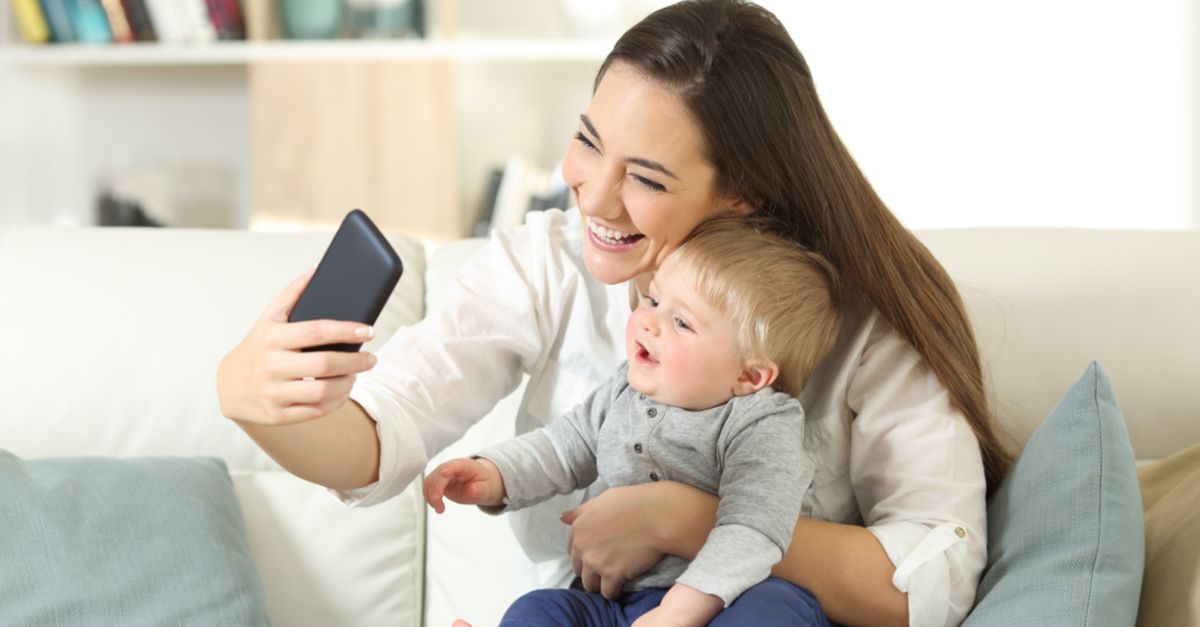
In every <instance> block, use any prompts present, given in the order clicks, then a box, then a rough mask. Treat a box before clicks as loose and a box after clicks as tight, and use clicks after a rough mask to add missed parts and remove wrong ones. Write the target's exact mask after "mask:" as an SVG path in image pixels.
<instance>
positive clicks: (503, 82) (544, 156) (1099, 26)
mask: <svg viewBox="0 0 1200 627" xmlns="http://www.w3.org/2000/svg"><path fill="white" fill-rule="evenodd" d="M3 1H4V4H5V5H6V6H2V7H0V228H5V227H13V226H19V225H63V226H77V225H93V224H141V225H148V226H150V225H160V226H171V227H203V228H235V229H246V228H252V229H260V230H296V229H308V228H322V229H327V228H331V227H332V226H334V225H336V223H337V222H338V221H340V219H341V217H342V216H343V215H344V214H345V213H346V211H348V210H350V209H352V208H355V207H359V208H362V209H364V210H366V211H367V212H368V213H369V214H370V215H372V217H374V218H375V219H376V221H377V222H379V223H380V224H381V226H383V227H384V228H385V229H389V230H397V231H405V232H411V233H414V234H417V235H420V236H422V237H426V238H431V239H435V240H441V239H450V238H456V237H461V236H464V235H470V234H473V233H474V234H486V232H487V231H488V229H490V228H493V227H496V226H503V225H506V224H512V223H519V222H520V221H521V220H522V219H523V216H524V213H525V212H526V211H530V210H533V211H536V210H539V209H544V208H546V207H550V206H560V205H562V204H563V203H564V202H565V199H566V196H565V193H564V190H563V189H562V187H561V183H560V182H559V181H558V180H557V173H556V165H557V163H558V160H559V159H560V158H561V156H562V153H563V151H564V149H565V147H566V145H567V141H568V139H569V137H570V135H571V133H572V132H573V130H574V128H575V125H576V122H577V119H578V115H579V113H581V112H583V111H584V110H585V109H586V107H587V103H588V99H589V95H590V92H591V85H592V80H593V78H594V75H595V72H596V70H597V68H598V67H599V65H600V63H601V61H602V60H603V58H604V55H605V53H606V52H607V51H608V49H609V47H610V46H611V45H612V43H613V42H614V41H615V40H616V38H617V36H618V35H619V34H620V33H621V32H622V31H623V30H624V29H626V28H628V27H629V26H631V25H632V24H634V23H635V22H636V21H637V20H638V19H640V18H641V17H642V16H644V15H645V14H647V13H648V12H650V11H652V10H653V9H655V8H657V7H659V6H662V5H665V4H667V3H666V2H652V1H649V0H618V1H613V2H596V1H593V0H506V1H504V2H499V1H494V0H423V1H419V0H240V1H239V0H132V1H131V0H3ZM762 4H764V5H765V6H766V7H768V8H769V9H771V10H773V11H775V12H776V14H777V15H778V16H779V17H780V19H781V20H782V21H783V23H784V24H785V25H786V26H787V28H788V30H789V31H790V32H791V34H792V36H793V37H794V38H795V40H796V41H797V43H798V45H799V47H800V49H801V51H802V52H803V53H804V54H805V56H806V57H807V59H808V62H809V65H810V66H811V68H812V70H813V72H814V75H815V77H816V81H817V87H818V91H819V92H820V94H821V96H822V99H823V101H824V103H825V106H826V108H827V110H828V112H829V114H830V116H831V117H832V119H833V121H834V124H835V126H836V128H837V129H838V131H839V132H840V133H841V135H842V138H843V139H844V141H845V142H846V144H847V145H848V146H849V148H850V150H851V152H852V153H853V154H854V156H855V158H856V159H857V160H858V162H859V164H860V166H861V167H862V168H863V170H864V171H865V172H866V174H867V176H868V177H869V178H870V179H871V181H872V182H873V183H874V184H875V186H876V188H877V190H878V191H879V193H880V195H881V196H882V197H883V199H884V200H885V201H886V202H887V203H888V204H889V205H890V206H891V207H892V209H893V211H895V212H896V214H897V215H899V216H900V218H901V220H903V221H904V222H905V223H906V224H907V225H908V226H910V227H912V228H933V227H965V226H1049V227H1060V226H1061V227H1096V228H1147V229H1193V228H1197V227H1198V226H1200V183H1198V182H1197V176H1196V174H1197V173H1198V172H1200V123H1198V120H1200V114H1198V113H1197V112H1198V111H1200V2H1196V1H1194V0H1139V1H1134V0H1101V1H1095V0H1090V1H1084V0H1055V1H1051V2H1046V1H1044V0H1012V1H1009V2H1004V3H997V2H987V3H964V2H954V1H950V0H910V1H908V2H903V3H897V2H888V1H884V0H848V1H843V2H836V3H833V2H818V1H815V0H810V1H809V0H806V1H764V2H762Z"/></svg>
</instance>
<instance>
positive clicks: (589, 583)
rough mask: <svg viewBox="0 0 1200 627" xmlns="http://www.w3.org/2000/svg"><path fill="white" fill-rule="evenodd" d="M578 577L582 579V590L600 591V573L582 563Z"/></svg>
mask: <svg viewBox="0 0 1200 627" xmlns="http://www.w3.org/2000/svg"><path fill="white" fill-rule="evenodd" d="M580 578H581V579H583V589H584V590H587V591H588V592H599V591H600V573H598V572H596V571H595V570H592V569H591V568H589V567H588V566H587V564H584V565H583V574H582V575H580Z"/></svg>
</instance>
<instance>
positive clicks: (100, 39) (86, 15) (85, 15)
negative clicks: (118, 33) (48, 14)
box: [71, 0, 113, 44]
mask: <svg viewBox="0 0 1200 627" xmlns="http://www.w3.org/2000/svg"><path fill="white" fill-rule="evenodd" d="M73 2H74V4H75V11H74V12H73V13H72V14H71V19H72V20H74V25H75V37H76V38H78V39H79V41H80V42H81V43H85V44H106V43H109V42H111V41H112V40H113V36H112V31H111V30H109V28H108V16H107V15H106V14H105V13H104V7H103V6H101V4H100V0H73Z"/></svg>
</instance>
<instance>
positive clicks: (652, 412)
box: [646, 407, 658, 418]
mask: <svg viewBox="0 0 1200 627" xmlns="http://www.w3.org/2000/svg"><path fill="white" fill-rule="evenodd" d="M646 415H647V416H650V417H651V418H653V417H655V416H657V415H658V410H657V409H654V408H653V407H651V408H650V409H647V410H646Z"/></svg>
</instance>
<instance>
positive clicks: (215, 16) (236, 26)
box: [208, 0, 246, 39]
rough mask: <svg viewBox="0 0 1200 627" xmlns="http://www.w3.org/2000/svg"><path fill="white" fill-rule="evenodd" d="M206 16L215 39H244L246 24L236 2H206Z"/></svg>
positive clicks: (222, 0)
mask: <svg viewBox="0 0 1200 627" xmlns="http://www.w3.org/2000/svg"><path fill="white" fill-rule="evenodd" d="M208 16H209V18H210V19H212V23H213V28H215V29H216V30H217V39H245V38H246V24H245V21H244V20H243V19H242V9H241V7H239V6H238V3H237V0H208Z"/></svg>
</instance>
